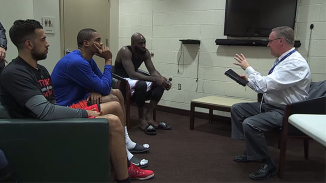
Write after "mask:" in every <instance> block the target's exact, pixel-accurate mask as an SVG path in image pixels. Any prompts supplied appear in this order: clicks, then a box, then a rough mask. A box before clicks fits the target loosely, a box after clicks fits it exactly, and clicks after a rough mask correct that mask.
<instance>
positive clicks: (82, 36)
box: [77, 28, 97, 48]
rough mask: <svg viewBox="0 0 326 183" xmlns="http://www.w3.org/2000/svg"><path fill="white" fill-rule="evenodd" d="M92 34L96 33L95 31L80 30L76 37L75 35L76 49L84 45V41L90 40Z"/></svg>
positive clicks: (88, 29)
mask: <svg viewBox="0 0 326 183" xmlns="http://www.w3.org/2000/svg"><path fill="white" fill-rule="evenodd" d="M93 32H97V31H96V30H94V29H90V28H86V29H82V30H81V31H79V32H78V35H77V45H78V48H80V47H82V46H83V45H84V40H87V41H89V40H90V39H92V37H93Z"/></svg>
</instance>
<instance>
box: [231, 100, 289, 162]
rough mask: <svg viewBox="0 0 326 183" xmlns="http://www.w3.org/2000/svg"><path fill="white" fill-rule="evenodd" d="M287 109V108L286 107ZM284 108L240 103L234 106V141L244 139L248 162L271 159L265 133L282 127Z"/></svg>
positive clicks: (232, 116) (232, 117)
mask: <svg viewBox="0 0 326 183" xmlns="http://www.w3.org/2000/svg"><path fill="white" fill-rule="evenodd" d="M284 107H285V106H284ZM284 107H275V106H272V105H269V104H265V103H263V104H262V106H261V111H260V103H258V102H256V103H239V104H235V105H233V106H232V109H231V123H232V134H231V137H232V138H234V139H244V140H245V142H246V153H247V159H248V160H262V159H267V158H269V153H268V147H267V142H266V139H265V135H264V132H268V131H271V130H274V129H276V128H280V127H281V126H282V121H283V114H284Z"/></svg>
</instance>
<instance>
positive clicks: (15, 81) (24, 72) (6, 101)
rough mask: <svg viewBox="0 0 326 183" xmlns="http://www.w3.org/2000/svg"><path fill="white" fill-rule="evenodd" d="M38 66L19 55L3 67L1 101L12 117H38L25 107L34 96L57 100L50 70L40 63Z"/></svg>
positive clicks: (0, 78)
mask: <svg viewBox="0 0 326 183" xmlns="http://www.w3.org/2000/svg"><path fill="white" fill-rule="evenodd" d="M37 68H38V69H35V68H33V67H32V66H30V65H29V64H28V63H27V62H25V61H24V60H23V59H22V58H20V57H17V58H16V59H14V60H12V62H11V63H10V64H8V65H7V66H6V67H5V68H4V69H3V71H2V73H1V76H0V84H1V87H0V89H1V92H0V101H1V104H2V105H3V106H5V107H6V108H7V109H8V111H9V113H10V115H11V117H13V118H37V116H35V114H34V113H32V112H31V111H30V110H29V109H28V108H26V107H25V104H26V102H27V101H28V100H29V99H30V98H32V97H33V96H36V95H43V96H44V97H45V98H46V99H47V100H48V101H49V102H51V103H54V102H55V97H54V93H53V89H52V82H51V77H50V74H49V72H48V71H47V70H46V68H45V67H43V66H41V65H39V64H37Z"/></svg>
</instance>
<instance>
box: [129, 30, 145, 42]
mask: <svg viewBox="0 0 326 183" xmlns="http://www.w3.org/2000/svg"><path fill="white" fill-rule="evenodd" d="M144 40H145V41H146V39H145V37H144V36H143V35H142V34H141V33H139V32H135V33H134V34H133V35H132V36H131V45H133V44H135V43H137V42H140V41H144Z"/></svg>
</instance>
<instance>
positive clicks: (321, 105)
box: [289, 97, 326, 114]
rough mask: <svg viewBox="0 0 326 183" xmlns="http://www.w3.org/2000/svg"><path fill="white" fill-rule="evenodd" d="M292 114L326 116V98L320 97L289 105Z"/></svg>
mask: <svg viewBox="0 0 326 183" xmlns="http://www.w3.org/2000/svg"><path fill="white" fill-rule="evenodd" d="M289 106H290V108H291V114H326V97H319V98H314V99H310V100H305V101H301V102H296V103H293V104H291V105H289Z"/></svg>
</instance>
